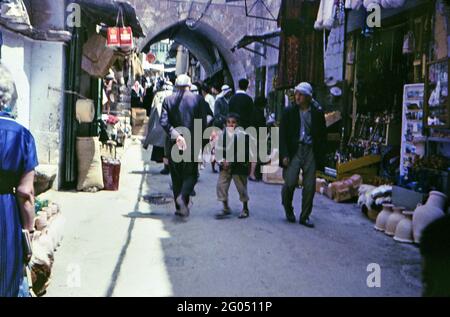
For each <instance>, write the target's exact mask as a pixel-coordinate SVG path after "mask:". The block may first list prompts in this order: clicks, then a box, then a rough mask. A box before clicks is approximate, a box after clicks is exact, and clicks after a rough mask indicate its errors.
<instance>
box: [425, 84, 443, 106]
mask: <svg viewBox="0 0 450 317" xmlns="http://www.w3.org/2000/svg"><path fill="white" fill-rule="evenodd" d="M440 99H441V81H440V80H438V82H437V84H436V88H435V89H434V90H433V92H432V93H431V96H430V99H429V101H428V105H429V106H430V107H437V106H439V105H440Z"/></svg>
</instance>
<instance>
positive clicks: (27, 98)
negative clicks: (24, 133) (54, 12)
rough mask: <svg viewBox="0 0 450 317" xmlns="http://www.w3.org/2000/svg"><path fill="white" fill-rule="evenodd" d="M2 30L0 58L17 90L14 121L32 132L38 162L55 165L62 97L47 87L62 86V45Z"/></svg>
mask: <svg viewBox="0 0 450 317" xmlns="http://www.w3.org/2000/svg"><path fill="white" fill-rule="evenodd" d="M1 31H2V33H3V46H2V60H1V61H2V63H3V64H4V65H6V67H8V69H9V70H10V71H11V73H12V75H13V77H14V80H15V83H16V87H17V92H18V104H17V105H18V118H17V121H18V122H19V123H20V124H22V125H23V126H25V127H26V128H28V129H30V131H31V133H32V134H33V136H34V138H35V141H36V147H37V151H38V159H39V163H40V164H42V165H55V166H58V165H59V163H60V153H61V148H60V144H61V142H60V140H61V130H62V129H61V113H62V109H63V101H64V99H63V94H62V93H61V92H55V91H53V90H51V89H49V87H52V88H57V89H59V90H61V89H62V88H63V87H64V70H65V65H64V55H65V54H64V46H63V44H61V43H51V42H41V41H34V40H31V39H29V38H27V37H24V36H22V35H19V34H17V33H13V32H10V31H7V30H4V29H1Z"/></svg>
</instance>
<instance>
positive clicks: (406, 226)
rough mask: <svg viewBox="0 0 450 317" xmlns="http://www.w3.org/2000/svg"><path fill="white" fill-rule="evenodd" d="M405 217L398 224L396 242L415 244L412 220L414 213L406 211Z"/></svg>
mask: <svg viewBox="0 0 450 317" xmlns="http://www.w3.org/2000/svg"><path fill="white" fill-rule="evenodd" d="M403 215H404V216H405V218H403V220H401V221H400V222H399V223H398V225H397V228H396V229H395V236H394V240H395V241H398V242H403V243H413V242H414V237H413V224H412V218H413V215H414V211H404V212H403Z"/></svg>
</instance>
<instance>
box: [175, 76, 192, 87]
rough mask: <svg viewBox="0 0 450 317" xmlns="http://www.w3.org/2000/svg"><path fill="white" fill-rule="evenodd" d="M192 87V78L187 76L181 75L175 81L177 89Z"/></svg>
mask: <svg viewBox="0 0 450 317" xmlns="http://www.w3.org/2000/svg"><path fill="white" fill-rule="evenodd" d="M191 85H192V82H191V77H189V76H188V75H186V74H181V75H179V76H178V77H177V80H176V81H175V86H177V87H190V86H191Z"/></svg>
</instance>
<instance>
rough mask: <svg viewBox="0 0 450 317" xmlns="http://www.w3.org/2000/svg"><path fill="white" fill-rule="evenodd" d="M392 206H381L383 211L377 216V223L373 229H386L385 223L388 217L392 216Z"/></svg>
mask: <svg viewBox="0 0 450 317" xmlns="http://www.w3.org/2000/svg"><path fill="white" fill-rule="evenodd" d="M392 208H394V205H392V204H383V210H382V211H381V212H380V213H379V214H378V217H377V221H376V223H375V229H376V230H378V231H384V230H385V229H386V223H387V220H388V218H389V216H390V215H391V214H392Z"/></svg>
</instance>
